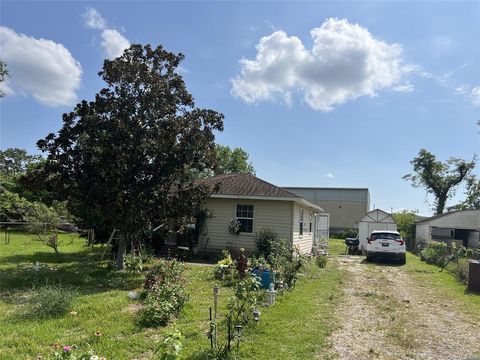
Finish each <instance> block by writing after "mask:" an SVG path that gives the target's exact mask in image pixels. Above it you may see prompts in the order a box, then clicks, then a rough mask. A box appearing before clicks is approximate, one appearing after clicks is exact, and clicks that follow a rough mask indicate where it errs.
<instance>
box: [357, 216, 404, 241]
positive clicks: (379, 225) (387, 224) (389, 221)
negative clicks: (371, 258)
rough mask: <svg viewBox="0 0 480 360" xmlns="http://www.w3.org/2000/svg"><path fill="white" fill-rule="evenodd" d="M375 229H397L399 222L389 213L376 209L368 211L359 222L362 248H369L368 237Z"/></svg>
mask: <svg viewBox="0 0 480 360" xmlns="http://www.w3.org/2000/svg"><path fill="white" fill-rule="evenodd" d="M375 230H391V231H397V224H396V223H395V220H394V219H393V217H392V215H390V214H389V213H387V212H385V211H383V210H380V209H375V210H372V211H369V212H367V213H366V214H365V215H363V217H362V218H361V219H360V221H359V222H358V239H359V240H360V250H366V249H367V238H368V237H369V236H370V233H371V232H372V231H375Z"/></svg>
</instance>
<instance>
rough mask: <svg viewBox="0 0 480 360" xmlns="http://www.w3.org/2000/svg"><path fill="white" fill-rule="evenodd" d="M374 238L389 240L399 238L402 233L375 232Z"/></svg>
mask: <svg viewBox="0 0 480 360" xmlns="http://www.w3.org/2000/svg"><path fill="white" fill-rule="evenodd" d="M371 237H372V238H373V239H375V240H377V239H389V240H399V239H400V235H398V234H392V233H375V234H372V236H371Z"/></svg>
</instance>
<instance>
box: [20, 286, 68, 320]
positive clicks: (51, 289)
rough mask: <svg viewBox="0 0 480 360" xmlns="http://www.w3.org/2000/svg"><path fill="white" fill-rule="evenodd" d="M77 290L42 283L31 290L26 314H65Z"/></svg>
mask: <svg viewBox="0 0 480 360" xmlns="http://www.w3.org/2000/svg"><path fill="white" fill-rule="evenodd" d="M76 295H77V292H76V291H75V290H73V289H71V288H69V287H66V286H60V285H44V286H41V287H37V288H35V289H33V290H31V296H30V299H29V301H28V303H27V307H26V314H25V315H27V316H33V317H38V318H45V317H55V316H61V315H63V314H65V313H66V312H67V311H68V310H69V309H70V307H71V304H72V301H73V299H74V298H75V297H76Z"/></svg>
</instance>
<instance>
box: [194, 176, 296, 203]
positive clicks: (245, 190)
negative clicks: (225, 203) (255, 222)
mask: <svg viewBox="0 0 480 360" xmlns="http://www.w3.org/2000/svg"><path fill="white" fill-rule="evenodd" d="M200 182H201V183H203V184H207V185H211V186H212V187H214V186H215V185H216V184H220V190H218V191H216V192H215V193H214V194H215V195H236V196H273V197H285V198H299V196H298V195H295V194H293V193H291V192H290V191H287V190H285V189H283V188H281V187H278V186H275V185H273V184H270V183H269V182H266V181H264V180H262V179H259V178H257V177H256V176H254V175H252V174H248V173H246V174H222V175H216V176H212V177H210V178H207V179H202V180H200Z"/></svg>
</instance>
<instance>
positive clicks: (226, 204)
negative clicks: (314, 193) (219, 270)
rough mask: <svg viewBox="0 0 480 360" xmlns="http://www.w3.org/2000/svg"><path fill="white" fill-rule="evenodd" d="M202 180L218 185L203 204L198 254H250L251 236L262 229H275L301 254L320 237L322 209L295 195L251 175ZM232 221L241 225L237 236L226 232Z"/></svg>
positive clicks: (230, 175)
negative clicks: (245, 252) (223, 252)
mask: <svg viewBox="0 0 480 360" xmlns="http://www.w3.org/2000/svg"><path fill="white" fill-rule="evenodd" d="M203 181H204V182H206V183H207V184H209V185H212V186H215V185H216V184H219V185H220V189H219V190H218V191H216V192H215V193H214V194H213V195H212V196H211V197H210V199H209V200H208V201H207V209H208V211H209V216H208V217H207V219H206V221H205V225H204V226H203V228H202V231H201V235H200V238H199V243H198V251H199V252H201V253H218V252H220V251H222V250H223V249H229V250H231V251H238V250H239V249H240V248H244V249H245V250H247V252H253V251H255V250H256V245H255V234H257V233H258V232H259V231H260V230H261V229H262V228H271V229H273V230H275V231H276V232H277V234H278V235H279V236H280V238H283V239H286V240H288V241H289V242H290V243H291V244H293V246H296V247H297V248H298V249H299V250H300V251H301V252H302V253H310V252H311V251H312V248H313V246H314V245H315V243H316V242H317V241H318V239H319V238H320V234H319V235H318V236H317V232H318V231H317V229H318V227H319V226H318V224H317V222H316V219H317V215H319V214H323V209H322V208H320V207H319V206H317V205H314V204H312V203H309V202H308V201H306V200H305V199H303V198H301V197H299V196H298V195H295V194H293V193H290V192H288V191H286V190H285V189H282V188H280V187H277V186H275V185H273V184H270V183H267V182H266V181H263V180H261V179H259V178H257V177H255V176H253V175H251V174H225V175H218V176H214V177H212V178H209V179H205V180H203ZM327 218H328V216H327ZM234 219H237V220H239V221H240V222H241V230H240V233H238V234H235V233H231V232H230V231H229V224H230V223H231V221H232V220H234ZM322 219H324V217H323V218H322Z"/></svg>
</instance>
